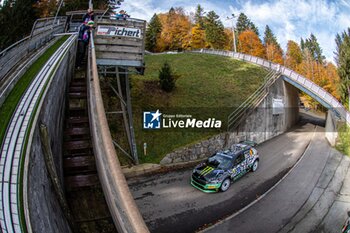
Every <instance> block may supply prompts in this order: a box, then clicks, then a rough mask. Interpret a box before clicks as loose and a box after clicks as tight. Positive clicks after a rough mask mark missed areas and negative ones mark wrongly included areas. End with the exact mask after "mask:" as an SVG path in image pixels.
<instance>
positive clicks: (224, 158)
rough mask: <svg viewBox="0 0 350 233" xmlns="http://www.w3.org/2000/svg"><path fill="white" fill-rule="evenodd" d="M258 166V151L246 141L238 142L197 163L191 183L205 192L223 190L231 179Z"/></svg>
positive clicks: (227, 186) (254, 169)
mask: <svg viewBox="0 0 350 233" xmlns="http://www.w3.org/2000/svg"><path fill="white" fill-rule="evenodd" d="M258 166H259V154H258V151H257V150H256V149H255V148H253V147H252V146H251V145H248V143H239V144H235V145H233V146H232V147H231V149H230V150H225V151H219V152H217V153H215V154H214V155H212V156H211V157H209V158H208V159H207V160H206V161H205V162H203V163H201V164H199V165H197V166H196V167H195V168H194V169H193V172H192V177H191V184H192V186H194V187H196V188H197V189H199V190H201V191H203V192H206V193H211V192H217V191H219V190H220V191H222V192H225V191H227V190H228V189H229V187H230V185H231V181H234V180H237V179H238V178H240V177H242V176H243V175H244V174H246V173H247V172H249V171H253V172H255V171H256V170H257V169H258Z"/></svg>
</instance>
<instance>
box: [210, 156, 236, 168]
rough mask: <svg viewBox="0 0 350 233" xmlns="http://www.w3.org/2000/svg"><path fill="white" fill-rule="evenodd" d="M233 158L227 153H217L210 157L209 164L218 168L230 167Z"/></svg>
mask: <svg viewBox="0 0 350 233" xmlns="http://www.w3.org/2000/svg"><path fill="white" fill-rule="evenodd" d="M231 160H232V158H231V157H230V156H227V155H225V154H221V153H217V154H215V155H213V156H211V157H209V158H208V161H207V164H208V165H210V166H213V167H215V168H217V169H223V170H226V169H229V168H230V167H231V165H232V163H231Z"/></svg>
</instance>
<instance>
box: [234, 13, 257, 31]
mask: <svg viewBox="0 0 350 233" xmlns="http://www.w3.org/2000/svg"><path fill="white" fill-rule="evenodd" d="M236 30H237V33H238V35H240V34H241V33H242V32H244V31H246V30H252V31H253V32H255V34H257V35H258V36H259V30H258V28H257V27H256V26H255V24H254V23H253V22H251V21H250V19H248V17H247V16H246V15H245V14H244V13H240V14H239V16H238V19H237V23H236Z"/></svg>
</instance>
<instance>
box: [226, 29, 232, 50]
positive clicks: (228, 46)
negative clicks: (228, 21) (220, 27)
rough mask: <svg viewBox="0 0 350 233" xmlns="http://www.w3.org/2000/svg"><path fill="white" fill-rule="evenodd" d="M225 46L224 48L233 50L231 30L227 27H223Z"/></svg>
mask: <svg viewBox="0 0 350 233" xmlns="http://www.w3.org/2000/svg"><path fill="white" fill-rule="evenodd" d="M225 37H226V40H225V46H224V50H233V49H234V48H233V33H232V30H231V29H229V28H225Z"/></svg>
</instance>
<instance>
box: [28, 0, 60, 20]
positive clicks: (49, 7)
mask: <svg viewBox="0 0 350 233" xmlns="http://www.w3.org/2000/svg"><path fill="white" fill-rule="evenodd" d="M57 4H59V3H58V2H57V1H56V0H40V1H37V2H36V3H35V4H34V7H35V8H37V9H38V11H39V16H40V18H45V17H52V16H55V13H56V10H57Z"/></svg>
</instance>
